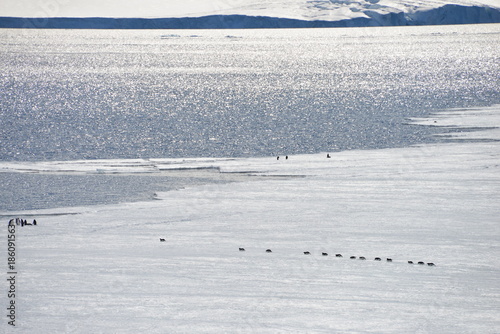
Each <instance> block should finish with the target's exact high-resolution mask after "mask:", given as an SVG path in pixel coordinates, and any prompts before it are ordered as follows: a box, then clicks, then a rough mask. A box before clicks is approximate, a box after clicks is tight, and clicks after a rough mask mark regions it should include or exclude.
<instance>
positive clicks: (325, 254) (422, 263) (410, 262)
mask: <svg viewBox="0 0 500 334" xmlns="http://www.w3.org/2000/svg"><path fill="white" fill-rule="evenodd" d="M239 250H240V252H244V251H245V248H242V247H240V249H239ZM272 252H273V251H272V250H271V249H266V253H272ZM304 255H311V252H309V251H305V252H304ZM321 255H323V256H328V253H325V252H323V253H321ZM335 257H343V256H342V254H335ZM350 259H351V260H355V259H360V260H366V257H364V256H360V257H356V256H351V257H350ZM374 260H375V261H382V259H381V258H379V257H376V258H375V259H374ZM386 261H387V262H392V259H391V258H389V257H388V258H386ZM408 263H409V264H414V262H413V261H408ZM417 264H419V265H425V262H423V261H418V262H417ZM427 265H428V266H429V267H434V266H435V264H434V263H432V262H427Z"/></svg>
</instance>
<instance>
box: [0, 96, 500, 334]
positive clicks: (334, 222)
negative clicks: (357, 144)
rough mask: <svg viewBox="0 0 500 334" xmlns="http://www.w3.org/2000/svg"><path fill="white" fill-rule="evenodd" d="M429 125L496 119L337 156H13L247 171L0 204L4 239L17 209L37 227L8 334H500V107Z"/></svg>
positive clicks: (128, 167) (27, 240) (82, 168)
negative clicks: (52, 202)
mask: <svg viewBox="0 0 500 334" xmlns="http://www.w3.org/2000/svg"><path fill="white" fill-rule="evenodd" d="M412 122H418V123H420V124H422V126H429V125H430V126H457V127H466V128H471V127H473V128H476V127H485V126H486V127H488V129H487V130H485V131H473V132H459V133H457V134H456V135H454V138H455V139H456V140H451V141H450V142H449V143H441V144H426V145H420V146H413V147H409V148H395V149H383V150H371V151H343V152H338V153H332V154H331V158H330V159H327V158H326V153H325V154H317V155H302V156H290V157H289V159H288V160H286V159H285V158H284V157H281V158H280V159H279V160H276V158H248V159H201V158H200V159H179V160H175V159H169V160H161V159H158V160H150V161H142V162H141V161H139V160H134V161H124V160H122V161H113V162H110V161H107V162H106V161H100V162H96V163H95V164H94V165H92V167H91V168H90V169H88V168H89V167H88V166H89V165H88V164H87V165H86V164H85V163H84V162H72V163H67V164H64V163H60V164H58V165H56V164H51V165H50V164H49V165H47V164H44V163H41V162H40V163H29V164H22V163H10V164H8V163H2V164H1V167H0V168H3V169H8V170H18V171H20V172H22V171H23V170H25V169H30V170H41V171H43V170H46V169H53V170H54V169H55V170H56V171H59V172H70V171H72V172H89V171H94V172H96V171H98V172H101V173H106V172H114V173H117V172H124V173H125V172H134V171H135V172H139V171H148V168H151V167H150V165H154V168H155V169H161V170H164V172H165V173H176V174H175V175H179V177H181V176H182V174H183V173H205V174H207V175H213V177H217V175H218V174H219V171H220V172H221V173H223V174H224V175H231V176H232V177H233V178H234V180H235V181H237V182H231V183H225V184H210V185H204V186H197V187H192V188H185V189H181V190H178V191H171V192H166V193H159V194H158V198H159V199H161V200H155V201H149V202H140V203H133V204H120V205H108V206H90V207H82V208H64V209H50V210H38V211H31V212H20V213H19V212H16V213H13V212H10V213H9V212H3V213H1V214H2V220H3V221H4V224H3V225H4V235H6V234H7V228H6V225H7V222H8V220H9V219H10V218H14V217H21V218H25V219H27V220H28V221H30V220H32V219H33V218H36V219H37V221H38V226H36V227H35V226H25V227H17V228H16V238H17V239H16V240H17V242H16V248H17V270H18V275H17V281H16V292H17V293H16V299H15V301H16V328H15V329H14V328H12V326H9V325H8V323H7V321H8V318H6V316H5V315H6V314H7V311H6V305H7V303H8V300H7V294H6V291H7V289H8V285H7V284H8V283H7V282H6V280H5V279H4V280H3V281H4V283H3V284H2V285H1V289H2V290H3V292H2V305H3V309H4V313H5V315H4V316H3V321H2V324H1V327H0V332H4V333H7V332H8V333H14V332H15V333H17V332H19V333H141V332H142V333H251V332H254V333H498V332H500V318H499V310H500V282H499V277H500V246H499V241H500V225H499V223H500V206H499V204H498V203H500V170H499V169H500V130H499V129H498V126H499V125H500V107H499V106H493V107H490V108H482V109H473V110H452V111H447V112H443V113H439V114H436V115H434V117H432V118H428V119H418V120H412ZM451 139H453V138H451ZM120 165H121V166H120ZM148 166H149V167H148ZM208 167H211V168H208ZM189 168H194V169H192V170H191V171H189V170H188V169H189ZM227 173H231V174H227ZM172 175H174V174H172ZM160 238H164V239H165V242H160ZM3 240H4V241H3V243H4V247H2V252H3V254H4V255H3V257H2V258H3V259H6V258H7V256H6V254H5V253H6V248H7V247H6V238H5V237H4V238H3ZM239 247H244V248H245V249H246V251H244V252H240V251H239V250H238V248H239ZM268 248H270V249H272V251H273V252H272V253H266V252H265V250H266V249H268ZM304 251H309V252H310V253H311V255H304V254H303V252H304ZM322 252H327V253H328V256H322V255H321V253H322ZM336 253H341V254H342V255H343V257H342V258H337V257H335V254H336ZM353 255H354V256H357V257H359V256H364V257H366V260H365V261H363V260H359V259H356V260H352V259H349V257H350V256H353ZM375 257H380V258H381V259H382V261H374V258H375ZM386 258H392V259H393V261H392V262H387V261H386ZM408 260H412V261H414V262H415V263H416V262H418V261H424V262H425V263H427V262H433V263H435V264H436V266H434V267H431V266H428V265H418V264H413V265H411V264H408V263H407V261H408ZM4 261H5V262H6V260H4ZM4 265H5V266H6V263H4Z"/></svg>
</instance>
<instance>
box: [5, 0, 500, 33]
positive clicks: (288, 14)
mask: <svg viewBox="0 0 500 334" xmlns="http://www.w3.org/2000/svg"><path fill="white" fill-rule="evenodd" d="M0 17H1V18H0V27H18V26H19V24H20V23H19V22H17V23H13V20H12V19H7V18H13V17H17V18H19V17H24V18H26V17H29V18H90V17H93V18H97V17H98V18H114V19H121V21H120V20H118V21H117V20H114V21H112V20H105V21H102V20H101V21H99V22H91V23H90V27H98V28H99V27H101V28H102V27H109V28H178V27H179V28H272V27H315V26H384V25H423V24H447V23H494V22H500V2H499V1H496V0H478V1H474V0H448V1H446V0H431V1H418V0H309V1H307V0H273V1H263V0H225V1H222V0H217V1H216V0H214V1H202V0H187V1H183V2H182V3H180V2H179V1H160V0H148V1H139V0H129V1H126V2H123V1H118V0H111V1H106V2H104V3H103V2H102V1H97V0H89V1H85V2H66V1H64V2H63V1H59V0H51V1H46V2H40V1H34V0H25V1H23V2H19V1H15V0H5V1H2V2H1V3H0ZM126 18H128V19H131V18H135V19H136V18H141V19H143V20H142V21H141V22H140V23H138V22H137V21H127V20H124V19H126ZM160 18H161V19H162V21H159V20H155V21H153V20H144V19H160ZM180 18H182V20H179V19H180ZM187 18H190V19H187ZM214 18H215V19H214ZM277 20H278V21H279V22H277ZM32 21H34V22H35V23H34V24H32V25H33V26H35V27H70V28H72V27H82V25H85V24H84V23H82V22H81V21H75V20H73V21H72V23H71V24H69V23H67V22H61V21H60V20H59V21H54V20H46V19H45V20H32ZM242 21H245V22H244V23H241V22H242ZM24 23H26V22H24ZM24 26H29V25H27V24H24ZM85 27H87V26H85Z"/></svg>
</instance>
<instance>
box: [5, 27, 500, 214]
mask: <svg viewBox="0 0 500 334" xmlns="http://www.w3.org/2000/svg"><path fill="white" fill-rule="evenodd" d="M499 65H500V25H498V24H494V25H469V26H433V27H395V28H350V29H289V30H287V29H283V30H281V29H277V30H212V31H211V30H197V31H189V30H178V31H164V30H130V31H129V30H116V31H110V30H22V29H18V30H9V29H3V30H0V141H1V145H0V161H39V160H73V159H101V158H104V159H111V158H113V159H117V158H120V159H121V158H126V159H127V158H174V157H175V158H177V157H199V156H212V157H245V156H273V155H278V154H289V155H291V154H298V153H314V152H332V151H335V150H345V149H356V148H361V149H365V148H366V149H367V148H383V147H396V146H406V145H411V144H415V143H420V142H424V141H429V140H431V139H430V137H429V134H431V133H432V132H433V131H434V130H433V128H429V127H422V126H410V125H407V124H405V123H406V119H407V118H408V117H420V116H425V115H427V114H428V113H429V112H432V111H436V110H439V109H446V108H457V107H470V106H485V105H492V104H498V103H500V92H499V87H500V85H499V78H500V66H499ZM19 177H21V178H22V176H16V177H15V178H14V177H8V176H6V175H3V179H4V181H2V183H3V185H2V187H3V188H4V189H2V191H4V192H5V191H6V190H8V191H12V190H11V189H7V188H6V187H7V186H6V185H7V184H12V182H13V181H16V182H17V183H18V184H19V183H22V182H25V183H26V182H27V183H28V184H31V185H32V186H35V187H36V185H37V184H48V185H51V184H52V185H53V187H54V188H53V189H52V190H54V189H56V188H57V187H59V188H60V186H61V181H60V180H55V179H53V180H51V181H50V180H48V179H44V180H41V179H38V180H37V179H36V177H33V176H24V177H25V179H24V181H23V180H19V179H17V178H19ZM43 177H44V176H38V178H43ZM93 180H94V181H89V179H86V180H85V182H94V183H96V184H98V183H99V184H100V183H102V182H103V181H102V179H100V178H98V177H97V178H94V179H93ZM112 180H121V179H118V178H114V179H112ZM49 181H50V182H49ZM68 182H69V183H71V182H77V183H78V181H75V180H69V181H68ZM106 182H108V181H106ZM116 182H118V183H120V182H122V181H116ZM134 182H135V181H134ZM62 183H63V184H64V182H62ZM167 183H168V182H167ZM141 185H142V186H141ZM120 186H122V185H117V187H120ZM87 188H89V189H91V188H92V186H88V187H87ZM136 188H137V189H139V190H138V191H139V192H140V191H141V190H140V189H144V190H146V189H149V190H151V183H150V182H149V181H147V182H143V181H137V186H136ZM21 189H22V187H21ZM52 190H51V189H48V188H47V189H46V191H47V192H48V193H50V192H51V191H52ZM103 191H104V190H103ZM52 192H53V191H52ZM126 192H127V190H126V189H124V190H123V191H122V193H126ZM145 193H146V191H145ZM148 193H149V192H148ZM89 194H90V193H89ZM16 196H17V197H16ZM81 196H83V197H84V196H85V191H83V192H82V195H81ZM148 196H149V195H148ZM13 197H14V198H21V197H22V196H20V195H19V194H18V195H15V194H14V195H13ZM83 197H82V198H83ZM119 197H120V196H118V198H116V199H115V198H114V197H113V198H114V199H113V200H112V201H119V200H120V199H119ZM104 198H107V197H104ZM26 201H28V202H29V201H30V199H29V198H28V199H26ZM101 201H104V202H106V201H107V200H105V199H102V198H100V199H98V200H95V202H101ZM75 202H78V200H75ZM47 205H49V206H50V205H52V206H53V205H58V204H57V203H52V204H47ZM28 207H29V206H28ZM4 209H5V208H4Z"/></svg>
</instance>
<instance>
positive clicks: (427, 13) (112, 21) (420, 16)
mask: <svg viewBox="0 0 500 334" xmlns="http://www.w3.org/2000/svg"><path fill="white" fill-rule="evenodd" d="M364 14H365V17H353V18H350V19H342V20H336V21H327V20H301V19H291V18H281V17H271V16H252V15H240V14H234V15H208V16H200V17H175V18H108V17H36V18H29V17H0V28H40V29H256V28H326V27H375V26H409V25H413V26H414V25H446V24H478V23H500V9H498V8H492V7H483V6H463V5H454V4H448V5H444V6H442V7H438V8H432V9H429V10H421V11H414V12H412V13H405V12H402V11H401V12H389V13H380V12H377V11H369V10H367V11H365V12H364Z"/></svg>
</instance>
